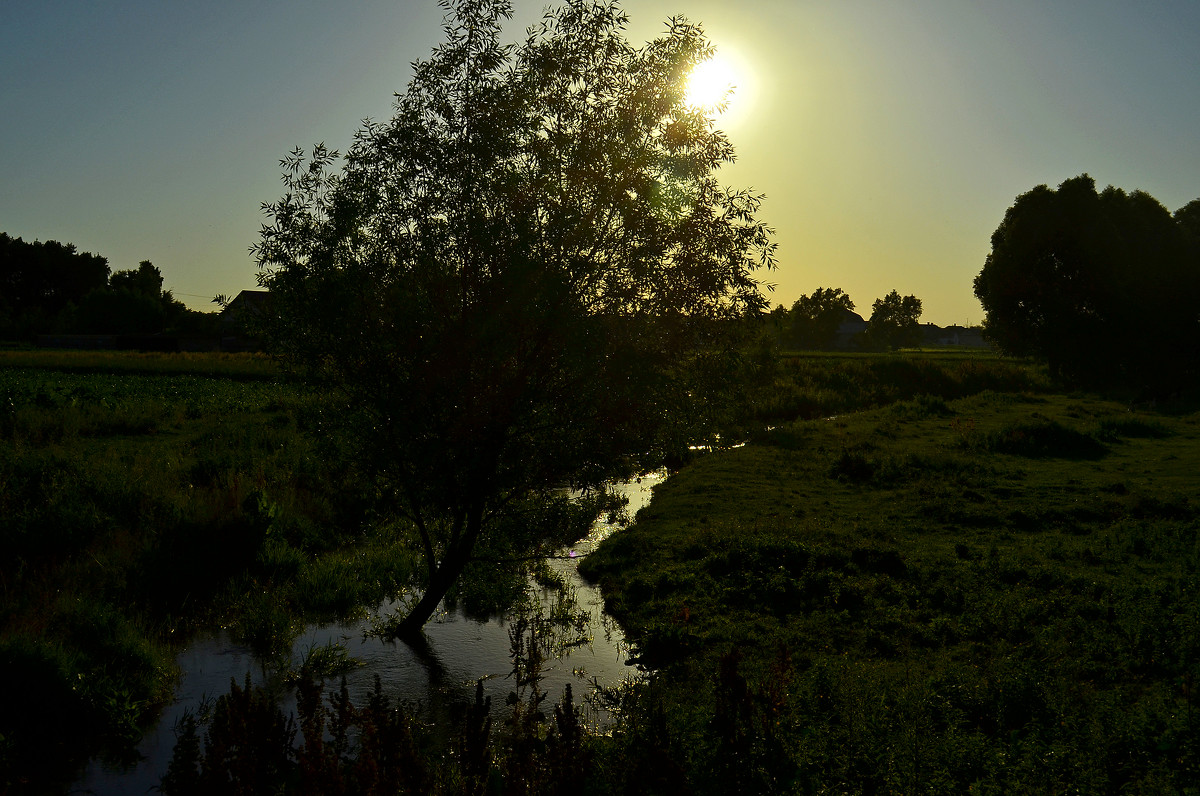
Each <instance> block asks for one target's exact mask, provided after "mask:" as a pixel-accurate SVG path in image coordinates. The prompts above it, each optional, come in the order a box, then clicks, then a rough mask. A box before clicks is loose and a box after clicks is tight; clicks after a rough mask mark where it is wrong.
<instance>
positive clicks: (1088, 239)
mask: <svg viewBox="0 0 1200 796" xmlns="http://www.w3.org/2000/svg"><path fill="white" fill-rule="evenodd" d="M1197 219H1200V204H1198V203H1197V202H1192V203H1190V204H1188V205H1187V206H1185V207H1183V208H1181V209H1180V210H1179V211H1177V212H1176V213H1175V216H1174V217H1172V215H1171V213H1170V212H1168V211H1167V209H1166V208H1165V207H1163V206H1162V205H1161V204H1160V203H1159V202H1158V201H1157V200H1156V199H1154V197H1152V196H1150V195H1149V194H1147V193H1144V192H1142V191H1134V192H1132V193H1126V192H1125V191H1123V190H1121V189H1119V188H1114V187H1112V186H1109V187H1107V188H1105V189H1104V190H1103V191H1100V192H1097V191H1096V183H1095V181H1094V180H1093V179H1092V178H1091V177H1089V176H1088V175H1086V174H1083V175H1080V176H1078V177H1074V178H1072V179H1069V180H1066V181H1065V182H1063V183H1062V184H1061V185H1059V186H1058V189H1057V190H1054V189H1051V188H1048V187H1046V186H1045V185H1039V186H1037V187H1036V188H1034V189H1033V190H1031V191H1029V192H1028V193H1024V194H1022V195H1021V196H1018V197H1017V200H1016V202H1014V203H1013V206H1012V207H1010V208H1009V209H1008V211H1007V212H1006V213H1005V214H1004V220H1003V221H1002V222H1001V224H1000V226H999V227H997V229H996V231H995V232H994V233H993V234H992V250H991V253H990V254H989V255H988V257H987V261H986V262H985V263H984V266H983V270H982V271H980V273H979V275H978V276H977V277H976V278H975V295H976V296H978V297H979V300H980V302H981V303H982V304H983V309H984V312H985V313H986V314H987V317H986V320H985V330H986V332H987V334H988V336H989V337H990V338H991V339H992V340H993V341H994V342H995V343H996V344H997V345H998V346H999V347H1000V349H1001V350H1003V351H1005V352H1007V353H1011V354H1017V355H1020V356H1035V357H1039V358H1041V359H1044V360H1046V362H1047V363H1048V364H1049V366H1050V368H1051V370H1052V371H1053V372H1055V373H1056V374H1058V375H1061V376H1063V377H1065V378H1067V379H1070V380H1073V381H1077V382H1081V383H1085V384H1105V385H1119V386H1125V387H1129V388H1133V389H1137V390H1147V391H1149V392H1151V393H1159V392H1164V391H1170V390H1172V389H1175V388H1177V387H1179V386H1181V385H1183V384H1186V383H1188V382H1194V381H1195V379H1196V378H1197V376H1198V375H1200V221H1198V220H1197Z"/></svg>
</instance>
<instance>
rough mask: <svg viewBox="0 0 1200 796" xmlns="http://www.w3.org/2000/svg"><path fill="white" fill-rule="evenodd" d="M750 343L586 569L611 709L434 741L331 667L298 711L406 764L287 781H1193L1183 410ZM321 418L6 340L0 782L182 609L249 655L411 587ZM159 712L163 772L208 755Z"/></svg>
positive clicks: (179, 367) (47, 752)
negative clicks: (707, 425) (630, 519)
mask: <svg viewBox="0 0 1200 796" xmlns="http://www.w3.org/2000/svg"><path fill="white" fill-rule="evenodd" d="M750 364H751V367H750V369H749V371H748V372H749V373H750V375H748V376H747V377H746V378H745V382H744V384H742V385H740V394H739V396H738V400H737V401H736V402H735V404H734V412H733V413H732V414H730V415H728V416H727V417H725V418H724V422H725V429H724V433H723V434H722V438H723V439H725V440H727V441H728V440H735V439H736V440H746V444H745V445H744V446H740V447H732V448H726V449H720V450H716V451H713V452H711V453H694V454H693V455H691V456H690V457H688V460H687V461H686V462H681V466H680V467H679V469H678V470H677V472H675V473H674V474H673V475H672V476H671V477H670V478H669V479H668V480H667V481H666V482H664V483H663V484H662V485H660V486H659V487H658V488H657V489H656V491H655V496H654V500H653V502H652V503H651V505H650V506H648V507H647V508H645V509H643V510H642V511H641V512H640V513H639V514H638V516H637V517H636V522H634V523H633V524H632V525H631V526H630V527H629V528H627V529H626V530H624V531H621V532H619V533H617V534H614V535H613V536H612V537H610V538H609V539H608V541H606V542H605V543H604V544H603V545H602V546H601V547H600V548H599V550H598V551H597V552H596V553H594V554H592V555H591V556H590V557H588V558H587V559H586V560H585V561H584V562H583V564H582V566H581V571H582V572H583V573H584V574H585V575H587V576H589V577H591V578H593V579H596V580H598V581H599V582H600V584H601V585H602V587H603V589H604V592H605V595H606V600H607V605H608V609H609V611H610V612H612V613H613V614H615V615H616V616H617V617H618V619H619V620H620V621H621V623H622V625H623V627H624V628H625V630H626V633H627V636H628V638H629V639H630V640H631V642H632V643H633V644H634V648H635V651H636V654H637V656H638V658H639V659H640V662H641V664H642V665H643V667H645V668H646V669H647V670H649V671H650V676H649V677H648V679H647V680H646V681H645V682H644V683H643V684H642V685H640V686H637V687H631V688H628V689H624V690H618V691H613V692H606V693H603V694H600V695H599V698H600V699H601V700H603V701H605V702H606V704H608V705H609V706H611V707H612V708H614V709H615V710H616V711H617V712H618V715H619V717H620V720H619V722H618V724H617V725H616V726H615V727H614V728H612V729H611V731H609V732H607V733H606V734H603V735H592V736H584V737H581V736H580V735H579V728H578V727H577V726H576V725H575V724H573V723H572V721H571V720H569V719H568V718H567V717H566V716H565V714H563V712H562V709H561V705H563V704H565V705H567V706H568V708H569V705H570V697H569V696H568V695H563V700H562V702H561V703H560V710H558V711H550V710H549V709H548V707H545V708H543V707H539V705H540V704H541V702H540V701H538V700H539V699H545V698H546V695H541V697H538V698H536V699H535V700H534V701H532V702H529V703H526V702H524V701H522V702H518V703H515V704H513V705H512V706H510V708H497V709H496V710H495V711H493V712H495V713H497V714H499V713H500V712H503V711H505V710H510V711H511V712H512V714H513V715H512V717H511V718H510V719H509V720H508V721H507V722H506V723H505V725H504V727H507V728H508V730H507V732H508V735H507V736H504V735H503V731H502V728H501V726H500V725H499V724H497V731H496V732H493V733H492V735H491V736H489V735H488V731H487V729H486V728H487V726H490V725H489V724H488V722H490V721H491V719H490V718H488V715H487V708H486V706H484V705H476V706H475V707H474V708H472V709H470V710H468V712H467V714H466V715H465V717H464V726H463V728H462V734H461V737H458V738H457V740H455V741H454V742H453V743H452V749H451V751H450V752H449V753H445V754H444V753H442V752H431V753H428V754H426V753H422V752H419V751H417V750H415V747H413V743H414V740H413V739H414V738H418V739H419V738H420V737H421V732H420V731H419V726H420V725H419V720H418V719H414V718H412V717H411V716H409V718H404V717H403V716H401V714H400V713H399V712H397V711H396V710H395V709H393V707H388V704H387V700H386V699H385V698H384V697H383V696H378V697H377V698H376V699H375V701H373V702H372V704H371V705H367V706H359V710H358V712H357V713H354V711H353V710H351V708H350V707H349V706H348V705H347V704H345V702H344V697H342V698H341V699H342V700H343V701H342V702H338V701H337V700H338V699H339V697H338V694H337V690H336V688H333V687H332V686H330V687H329V689H328V691H329V698H330V700H331V701H330V704H329V707H328V708H325V709H323V708H321V707H320V700H321V699H322V693H321V690H320V688H319V687H317V688H316V690H315V691H313V690H310V691H308V692H306V693H308V696H307V697H305V698H306V699H308V700H309V702H308V703H307V704H308V708H307V710H308V712H307V713H306V714H305V716H306V717H307V718H305V717H302V719H303V720H306V721H310V722H319V721H325V720H329V721H333V720H334V719H333V718H331V717H333V716H339V715H340V716H342V718H341V719H339V720H338V721H341V722H342V724H338V725H336V726H343V727H344V725H345V722H346V721H348V719H346V717H347V716H350V715H353V716H357V717H358V719H357V720H358V721H365V722H367V724H364V725H363V726H364V727H367V726H370V727H372V728H383V729H381V730H380V731H381V732H383V731H385V730H386V732H388V733H393V736H389V737H394V738H396V739H399V740H398V741H397V743H401V744H402V745H403V750H402V751H403V754H400V755H399V756H397V755H396V754H393V752H394V751H395V750H393V752H388V751H387V750H382V751H381V750H379V749H374V748H373V747H370V748H369V747H367V746H361V747H360V748H359V749H358V751H354V750H351V749H349V748H347V747H346V746H345V744H343V745H342V747H339V748H337V749H335V750H334V751H332V752H331V751H330V750H329V749H325V748H321V749H317V750H311V749H310V750H308V751H301V752H296V751H295V750H292V749H290V748H282V747H280V748H273V750H271V751H270V752H269V753H268V752H267V751H264V752H263V759H268V758H269V759H270V760H273V761H276V762H277V763H278V765H279V766H280V767H281V768H280V770H281V771H285V773H286V776H284V775H280V777H279V778H277V779H276V782H284V781H286V782H288V783H291V786H295V785H296V783H297V782H300V781H301V779H298V777H299V774H298V772H299V771H302V770H310V769H311V770H315V769H312V767H313V766H316V767H318V768H320V769H321V771H323V772H324V773H323V774H322V776H327V777H332V778H333V779H337V780H338V781H340V782H343V783H346V782H356V781H358V780H355V779H354V777H357V776H360V775H362V776H365V774H361V773H355V772H364V771H365V772H372V771H374V772H378V771H381V770H383V769H382V768H380V766H381V765H383V764H384V763H387V764H388V765H400V764H401V763H403V765H406V766H416V768H414V769H412V770H413V771H418V772H423V773H421V776H420V777H418V778H417V779H414V780H406V781H409V782H410V785H411V783H412V782H418V781H419V784H420V787H422V788H425V792H445V793H458V792H475V791H473V790H472V788H491V790H490V791H488V792H530V793H533V792H557V791H555V788H557V787H560V786H562V785H563V783H566V782H570V783H572V788H573V789H574V790H575V791H576V792H579V793H585V794H586V793H598V794H599V793H648V794H649V793H663V794H665V793H714V794H717V793H720V794H726V793H899V792H904V793H963V792H982V793H1058V792H1063V793H1065V792H1081V793H1118V792H1121V793H1181V792H1182V793H1187V792H1197V791H1196V789H1195V787H1196V786H1195V783H1196V782H1197V781H1200V771H1197V766H1198V761H1200V736H1198V730H1200V726H1198V725H1200V705H1196V704H1194V703H1195V701H1196V700H1195V695H1194V688H1195V680H1196V677H1197V675H1198V674H1200V661H1198V658H1200V545H1198V543H1197V536H1196V530H1197V527H1198V522H1197V519H1198V510H1197V506H1196V501H1195V497H1194V495H1195V493H1196V481H1197V476H1196V473H1197V472H1198V471H1200V413H1198V412H1197V409H1196V405H1195V404H1194V403H1188V402H1187V401H1185V400H1183V399H1178V400H1176V401H1174V402H1172V403H1164V404H1159V405H1157V406H1153V407H1151V406H1141V405H1135V404H1132V403H1130V401H1129V400H1128V398H1127V397H1120V396H1117V397H1113V396H1100V395H1094V394H1083V393H1079V394H1074V393H1068V392H1064V391H1063V390H1061V389H1060V388H1058V387H1057V386H1056V385H1055V384H1053V383H1052V382H1051V381H1050V380H1049V379H1048V377H1047V376H1046V374H1045V373H1044V371H1043V370H1041V369H1040V368H1038V367H1036V366H1034V365H1030V364H1028V363H1024V362H1014V361H1007V360H1003V359H999V358H997V357H995V356H994V355H991V354H987V353H980V352H975V353H969V354H965V353H961V352H934V353H930V352H925V353H902V354H892V355H863V356H846V355H800V354H784V355H779V354H776V353H770V352H768V353H767V354H763V355H761V356H757V358H755V359H754V361H753V362H751V363H750ZM339 423H340V414H339V412H338V411H337V402H336V398H335V397H332V396H319V395H314V394H311V393H309V392H306V391H305V390H304V389H302V388H301V387H300V386H299V385H297V384H295V383H292V382H290V381H289V380H288V379H287V378H286V377H285V376H283V375H282V374H280V373H279V372H278V371H277V370H276V368H275V367H274V365H273V364H272V363H271V361H270V360H268V359H264V358H261V357H255V356H253V355H238V356H235V357H228V356H219V355H217V356H213V355H209V356H189V355H129V354H100V353H70V352H63V353H43V352H21V351H10V352H2V353H0V516H2V517H4V526H3V532H2V534H0V544H2V545H3V551H2V552H3V558H2V561H0V575H2V577H3V584H2V585H3V594H4V601H3V605H2V607H0V674H3V675H4V676H6V678H7V682H10V683H14V682H15V683H22V684H24V685H25V687H24V688H21V689H9V690H7V691H5V692H3V693H2V694H0V700H2V701H3V704H0V735H3V739H2V740H0V755H3V757H0V760H2V761H3V763H4V766H5V768H4V776H5V777H6V781H7V782H8V783H10V784H11V783H14V782H15V783H20V782H22V780H21V777H22V776H23V773H22V764H24V765H25V766H28V765H30V761H31V760H32V761H34V762H38V763H39V764H42V765H44V764H45V761H59V762H60V763H61V761H67V762H71V761H77V760H78V759H79V758H80V756H81V755H86V754H87V753H90V752H93V751H96V750H98V749H107V750H109V753H110V754H119V753H120V750H121V749H122V748H127V747H128V741H129V739H130V738H132V737H136V734H137V732H138V731H139V727H140V726H141V725H142V723H143V722H144V721H145V720H146V719H147V718H148V717H149V716H151V715H153V713H154V710H155V706H156V704H158V703H160V702H161V701H162V700H164V699H166V698H167V697H168V696H169V693H170V688H171V685H172V682H173V676H174V672H173V668H172V662H171V661H172V651H173V649H175V648H176V645H177V644H178V643H179V642H180V640H182V639H185V638H187V637H188V636H189V635H190V634H191V633H193V632H196V631H198V630H201V629H204V628H211V627H214V626H228V627H230V628H231V629H232V630H233V632H234V633H235V634H236V635H237V636H238V637H240V638H241V639H243V640H244V641H245V642H246V643H247V644H249V645H251V646H252V647H253V648H254V649H255V650H256V651H257V652H258V653H259V654H260V655H261V656H262V657H263V658H264V660H270V659H271V658H272V656H273V655H277V654H278V653H279V651H280V650H281V649H283V648H285V647H286V646H287V645H288V644H290V640H291V637H292V636H291V634H293V633H294V632H295V631H296V629H297V627H298V625H299V623H301V622H303V621H304V620H306V619H314V618H321V617H332V616H339V615H347V614H350V613H353V612H354V611H357V610H360V609H361V608H362V607H363V606H367V605H371V604H373V603H374V602H377V601H378V600H379V599H380V598H381V597H383V596H385V595H387V594H389V593H394V592H396V591H397V590H399V589H401V588H403V586H404V585H405V584H406V583H407V582H408V578H409V576H410V573H411V567H412V560H411V558H410V556H409V554H408V552H407V548H406V546H405V542H404V538H405V534H404V529H403V528H399V527H395V526H389V525H387V524H386V523H385V522H383V521H381V516H380V515H379V514H377V513H376V512H377V504H376V502H375V501H374V500H373V499H372V494H371V490H370V489H369V487H368V486H367V484H366V481H365V477H364V475H363V474H362V473H360V472H358V470H357V469H356V467H355V463H354V459H353V457H352V456H350V455H349V454H348V453H347V452H346V451H345V450H343V449H342V448H341V447H340V443H339V442H338V440H339V438H340V437H339V434H338V433H337V430H338V428H339ZM514 643H516V642H514ZM303 682H304V681H303V678H301V683H303ZM301 687H302V688H304V687H309V688H310V689H311V686H303V685H302V686H301ZM535 690H536V689H535ZM550 696H551V697H553V698H555V699H557V698H558V696H559V695H550ZM221 704H222V705H224V706H225V707H224V708H223V710H225V711H226V713H225V714H222V715H225V718H224V719H221V720H220V721H219V722H218V724H220V726H222V727H226V730H225V731H228V728H229V727H235V726H241V727H243V728H244V727H245V726H248V725H246V724H245V721H244V720H245V717H246V715H249V714H253V715H255V716H259V719H257V720H260V721H262V722H263V724H262V725H261V726H263V727H265V728H268V729H269V728H274V729H273V730H271V731H270V732H266V731H264V732H263V733H260V735H261V738H262V739H263V742H264V743H268V744H274V746H275V747H279V746H280V744H281V743H285V742H287V741H286V739H287V737H288V736H287V734H286V732H282V731H278V732H277V731H276V730H279V728H280V727H281V726H282V725H281V724H280V723H279V722H282V721H283V717H281V716H277V715H276V714H275V713H273V712H272V708H271V706H270V704H269V703H264V702H262V698H261V697H260V696H259V695H256V694H253V693H250V691H249V689H243V690H239V689H237V688H235V689H233V690H232V691H231V693H230V695H229V697H228V698H227V699H226V701H225V702H223V703H221ZM239 706H240V707H239ZM230 711H232V715H233V716H234V718H235V719H236V721H235V720H233V719H230V718H229V713H230ZM238 711H241V713H240V714H239V713H238ZM218 713H220V711H218ZM406 715H407V714H406ZM238 716H241V718H238ZM222 722H223V723H222ZM231 722H232V723H231ZM239 722H242V723H240V724H239ZM406 722H407V723H406ZM388 728H390V729H388ZM414 728H417V729H414ZM201 729H203V728H201ZM363 731H364V732H365V731H366V730H363ZM208 732H210V733H211V732H214V731H213V727H212V726H210V727H209V728H208ZM371 732H375V729H372V730H371ZM184 737H185V738H190V740H188V744H190V745H187V744H185V747H186V748H182V752H178V754H177V756H178V757H179V760H180V761H182V762H181V763H180V765H179V766H178V767H177V768H176V769H175V774H176V775H177V776H176V780H175V782H176V790H175V792H188V791H187V790H186V788H187V787H189V786H188V785H187V784H186V783H187V782H188V781H189V780H188V776H190V775H188V774H187V772H189V771H193V772H194V771H195V770H197V769H196V766H199V765H200V760H201V752H200V748H199V746H198V744H199V737H198V731H197V730H196V729H195V728H193V731H192V734H191V735H190V736H187V735H185V736H184ZM206 737H210V736H206ZM211 737H216V738H219V737H220V734H219V733H215V734H214V735H212V736H211ZM292 737H293V738H294V736H292ZM489 737H490V741H488V739H489ZM481 739H482V740H481ZM487 742H490V743H491V744H492V745H493V747H494V748H492V750H491V751H486V750H482V749H481V747H480V744H481V743H485V745H486V743H487ZM364 743H365V742H364ZM331 748H332V747H331ZM218 751H219V750H218ZM205 754H207V752H206V753H205ZM297 755H299V757H298V756H297ZM306 755H308V756H307V757H306ZM204 759H205V760H207V759H208V758H204ZM39 761H40V762H39ZM189 761H190V762H189ZM306 761H307V762H306ZM388 761H390V762H388ZM564 761H565V762H564ZM218 762H219V761H218ZM185 764H186V765H185ZM213 765H217V763H213ZM305 766H308V767H309V768H304V767H305ZM385 767H386V766H385ZM446 770H450V771H451V773H450V774H446V773H445V772H446ZM181 772H182V773H181ZM339 772H340V773H339ZM499 772H504V773H505V776H506V777H507V779H504V778H502V777H500V775H499ZM522 772H524V773H522ZM210 773H211V772H210ZM218 773H219V772H218ZM393 774H394V772H393ZM214 776H215V775H214ZM221 776H224V774H221ZM521 777H526V780H527V783H526V784H527V785H528V787H525V786H519V785H518V784H517V783H519V782H522V781H526V780H522V779H521ZM401 779H403V777H401ZM501 780H503V781H504V782H509V783H510V784H509V785H508V786H504V785H497V784H496V783H497V782H500V781H501ZM330 781H333V780H330ZM394 781H397V782H399V781H401V780H394ZM180 782H183V783H184V784H183V785H179V784H178V783H180ZM535 785H536V786H535ZM406 787H408V786H406ZM412 787H417V786H416V785H412ZM498 787H499V788H500V790H497V789H496V788H498ZM522 787H524V788H525V789H524V790H522V789H521V788H522ZM505 788H507V790H506V789H505ZM1189 788H1191V789H1192V790H1190V791H1189ZM167 790H168V791H169V790H170V789H169V788H168V789H167ZM414 792H417V791H414Z"/></svg>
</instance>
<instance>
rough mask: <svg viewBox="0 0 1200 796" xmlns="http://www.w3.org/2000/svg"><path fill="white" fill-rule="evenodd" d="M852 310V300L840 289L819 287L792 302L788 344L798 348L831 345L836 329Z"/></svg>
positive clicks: (821, 348)
mask: <svg viewBox="0 0 1200 796" xmlns="http://www.w3.org/2000/svg"><path fill="white" fill-rule="evenodd" d="M853 311H854V302H853V301H851V300H850V296H848V295H846V293H844V292H843V291H842V289H841V288H836V287H832V288H824V287H819V288H817V289H816V290H815V291H813V293H812V295H811V296H804V295H802V296H800V298H798V299H796V301H795V303H793V304H792V310H791V313H790V326H789V331H788V340H787V342H788V344H789V345H793V346H796V347H798V348H807V349H817V350H825V349H830V348H833V346H834V343H835V342H836V341H837V333H838V328H839V327H840V326H841V325H842V323H843V322H844V321H845V320H846V318H847V317H850V313H852V312H853Z"/></svg>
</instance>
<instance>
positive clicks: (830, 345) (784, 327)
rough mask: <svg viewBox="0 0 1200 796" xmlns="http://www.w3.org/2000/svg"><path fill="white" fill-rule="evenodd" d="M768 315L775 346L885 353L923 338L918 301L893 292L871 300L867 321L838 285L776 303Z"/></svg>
mask: <svg viewBox="0 0 1200 796" xmlns="http://www.w3.org/2000/svg"><path fill="white" fill-rule="evenodd" d="M771 318H772V320H773V322H774V325H775V330H776V333H777V335H778V340H779V344H780V345H781V346H782V347H784V348H791V349H797V350H805V351H831V350H834V349H839V348H840V349H846V348H850V349H858V350H863V351H890V350H894V349H897V348H905V347H910V346H916V345H920V344H921V343H922V342H923V339H924V338H923V334H924V333H923V329H922V327H921V300H920V299H919V298H917V297H916V296H901V295H900V293H899V292H897V291H895V290H893V291H891V292H890V293H888V294H887V295H886V296H884V297H883V298H880V299H875V303H874V304H873V305H871V317H870V319H869V320H867V321H864V320H863V318H862V316H860V315H859V314H858V313H856V312H855V311H854V302H853V301H852V300H851V299H850V296H848V295H847V294H846V293H845V292H844V291H843V290H842V289H841V288H824V287H819V288H817V289H816V290H815V291H813V293H812V294H811V295H803V296H800V298H798V299H796V301H795V303H793V304H792V307H791V309H790V310H789V309H786V308H784V307H783V306H779V307H777V308H776V309H775V311H774V312H772V313H771Z"/></svg>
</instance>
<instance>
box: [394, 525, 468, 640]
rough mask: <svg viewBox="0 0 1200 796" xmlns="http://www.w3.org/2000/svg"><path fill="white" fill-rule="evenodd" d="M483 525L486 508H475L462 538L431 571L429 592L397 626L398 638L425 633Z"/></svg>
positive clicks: (460, 571)
mask: <svg viewBox="0 0 1200 796" xmlns="http://www.w3.org/2000/svg"><path fill="white" fill-rule="evenodd" d="M481 525H482V512H480V511H475V512H472V513H471V514H470V515H469V516H468V518H467V527H466V529H465V533H464V534H463V536H462V538H461V539H459V541H458V544H457V545H454V546H453V547H452V548H450V549H449V550H447V551H446V553H445V554H444V555H443V556H442V561H441V564H440V565H439V566H437V567H436V569H434V571H433V572H432V573H431V574H430V577H429V585H428V586H426V588H425V593H424V594H422V595H421V599H420V600H418V601H417V604H416V605H414V606H413V608H412V610H411V611H409V613H408V616H406V617H404V619H403V620H401V622H400V626H399V627H398V628H397V629H396V634H395V637H396V638H399V639H401V640H404V639H415V638H419V637H420V636H421V633H422V630H423V629H424V627H425V623H426V622H428V621H429V618H430V617H431V616H433V612H434V611H436V610H437V607H438V604H439V603H441V601H442V598H443V597H445V596H446V594H447V593H448V592H449V591H450V589H451V588H452V587H453V586H454V583H455V582H456V581H457V580H458V576H459V575H461V574H462V571H463V569H464V568H466V566H467V561H469V560H470V558H471V551H472V550H473V549H474V548H475V540H476V539H478V538H479V531H480V526H481Z"/></svg>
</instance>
